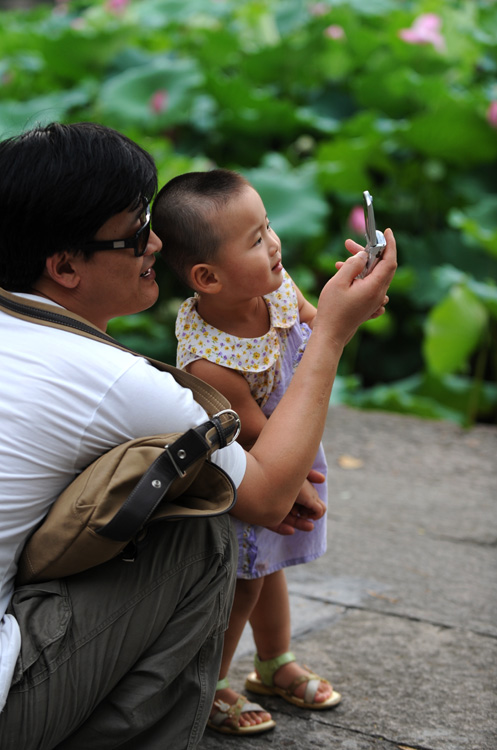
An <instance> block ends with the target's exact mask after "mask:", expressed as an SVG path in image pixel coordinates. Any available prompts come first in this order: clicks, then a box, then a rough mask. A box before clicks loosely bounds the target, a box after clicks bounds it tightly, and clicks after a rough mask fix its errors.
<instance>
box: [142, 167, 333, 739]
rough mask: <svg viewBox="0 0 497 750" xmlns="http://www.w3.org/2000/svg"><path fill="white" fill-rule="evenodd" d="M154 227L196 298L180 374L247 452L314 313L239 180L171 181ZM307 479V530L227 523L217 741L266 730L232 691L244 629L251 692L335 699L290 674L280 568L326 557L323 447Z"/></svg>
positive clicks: (305, 700) (297, 699) (186, 312)
mask: <svg viewBox="0 0 497 750" xmlns="http://www.w3.org/2000/svg"><path fill="white" fill-rule="evenodd" d="M153 226H154V231H155V232H156V233H157V235H158V236H159V237H160V239H161V240H162V242H163V250H162V253H163V255H164V257H165V259H166V260H167V262H168V263H169V264H170V266H171V267H172V268H173V270H174V271H175V272H176V273H177V275H178V276H179V277H180V279H182V280H183V281H184V282H185V283H186V284H187V285H188V286H190V287H191V288H193V289H194V290H195V296H194V297H192V298H190V299H188V300H186V301H185V302H184V303H183V305H182V306H181V308H180V310H179V313H178V318H177V321H176V336H177V338H178V353H177V364H178V367H180V368H183V369H186V370H188V371H189V372H191V373H193V374H194V375H196V376H198V377H199V378H202V379H203V380H205V381H207V382H209V383H211V384H212V385H213V386H215V387H216V388H217V389H218V390H220V391H221V392H222V393H224V395H225V396H226V397H227V398H228V399H229V401H230V402H231V405H232V407H233V409H235V411H237V412H238V414H239V415H240V417H241V423H242V430H241V434H240V437H239V440H240V442H241V443H242V444H243V446H244V448H246V449H248V448H250V447H251V445H252V444H253V443H254V442H255V440H256V438H257V435H258V434H259V432H260V431H261V429H262V427H263V425H264V423H265V421H266V420H267V419H268V417H269V416H270V415H271V413H272V412H273V410H274V408H275V407H276V405H277V403H278V401H279V400H280V399H281V397H282V395H283V393H284V391H285V389H286V387H287V385H288V382H289V380H290V378H291V377H292V374H293V371H294V369H295V367H296V366H297V364H298V362H299V360H300V358H301V357H302V354H303V351H304V348H305V345H306V342H307V340H308V338H309V336H310V334H311V328H312V323H313V320H314V316H315V314H316V309H315V308H314V307H313V306H312V305H311V304H310V303H309V302H308V301H307V300H305V299H304V297H303V295H302V293H301V292H300V291H299V289H297V287H296V286H295V285H294V284H293V282H292V280H291V279H290V277H289V276H288V274H287V273H286V272H285V270H284V269H283V266H282V264H281V243H280V240H279V239H278V237H277V235H276V234H275V232H274V231H273V230H272V229H271V226H270V224H269V221H268V218H267V216H266V211H265V209H264V205H263V203H262V200H261V198H260V196H259V195H258V193H257V192H256V191H255V190H254V189H253V188H252V187H251V185H250V184H249V183H248V182H247V181H246V180H245V179H244V178H243V177H242V176H241V175H239V174H237V173H236V172H231V171H229V170H222V169H216V170H213V171H211V172H191V173H188V174H184V175H181V176H180V177H176V178H174V179H173V180H171V181H170V182H168V183H167V184H166V185H165V186H164V187H163V188H162V190H161V191H160V193H159V194H158V196H157V198H156V200H155V203H154V207H153ZM323 408H326V407H325V406H323ZM295 439H296V440H298V435H296V436H295ZM314 469H316V471H317V472H320V474H318V473H316V472H314V473H312V474H311V475H309V476H310V477H311V478H312V479H313V480H314V481H315V482H316V484H312V483H311V482H310V481H309V479H308V480H306V482H305V484H304V486H303V487H302V489H301V493H300V494H299V498H300V497H303V496H306V497H309V495H310V496H311V497H312V496H314V497H315V500H316V504H317V506H316V507H317V508H318V510H317V511H316V513H315V514H314V517H313V518H312V520H311V519H308V520H307V522H305V520H303V519H300V523H299V524H297V525H298V526H299V528H298V529H290V528H288V527H283V528H279V529H278V530H277V531H279V533H275V531H276V530H269V529H266V528H263V527H260V526H252V525H248V524H244V523H242V522H241V521H238V520H237V519H232V520H233V522H234V524H235V526H236V529H237V534H238V540H239V563H238V581H237V588H236V593H235V600H234V604H233V610H232V614H231V619H230V625H229V628H228V631H227V633H226V636H225V642H224V652H223V659H222V663H221V670H220V675H219V677H220V680H219V682H218V684H217V692H216V700H215V702H214V707H213V711H212V713H211V717H210V721H209V726H210V727H211V728H213V729H217V730H218V731H220V732H224V733H230V734H244V733H255V732H261V731H266V730H267V729H271V728H272V727H273V726H274V725H275V723H274V721H273V720H272V719H271V716H270V714H269V713H267V712H266V711H264V709H262V708H261V707H260V706H259V705H257V704H249V703H247V702H246V699H245V698H244V697H243V696H240V695H238V694H237V693H235V692H234V691H233V690H231V689H230V687H229V683H228V679H227V674H228V670H229V667H230V663H231V660H232V657H233V655H234V653H235V650H236V647H237V644H238V642H239V639H240V637H241V635H242V632H243V629H244V626H245V624H246V622H247V620H249V621H250V624H251V627H252V631H253V636H254V641H255V645H256V648H257V655H256V656H255V672H253V673H251V674H250V675H249V676H248V678H247V680H246V683H245V687H246V688H247V689H248V690H251V691H252V692H255V693H259V694H261V695H271V694H276V695H280V696H281V697H282V698H284V699H285V700H287V701H289V702H290V703H292V704H294V705H297V706H300V707H304V708H313V709H325V708H330V707H331V706H335V705H336V704H337V703H339V701H340V700H341V696H340V694H339V693H337V692H335V691H334V690H333V688H332V686H331V685H330V684H329V682H328V681H327V680H324V679H322V678H320V677H318V675H316V674H314V673H312V672H310V671H309V670H308V669H307V668H304V667H301V666H300V665H298V664H297V662H296V660H295V656H294V655H293V654H292V653H291V652H290V651H289V646H290V610H289V598H288V591H287V587H286V578H285V573H284V568H285V567H286V566H287V565H297V564H299V563H303V562H307V561H309V560H314V559H315V558H317V557H319V556H320V555H322V554H323V553H324V552H325V549H326V518H325V517H324V513H325V510H326V507H325V502H326V495H327V488H326V482H325V481H323V480H324V479H325V477H324V476H323V473H325V472H326V462H325V457H324V452H323V449H322V447H321V448H320V451H319V453H318V456H317V457H316V462H315V464H314ZM299 498H297V500H296V505H295V506H294V509H295V513H296V514H298V511H299V505H298V500H299ZM304 528H306V529H312V530H301V529H304Z"/></svg>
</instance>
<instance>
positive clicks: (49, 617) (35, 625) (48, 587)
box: [7, 580, 72, 686]
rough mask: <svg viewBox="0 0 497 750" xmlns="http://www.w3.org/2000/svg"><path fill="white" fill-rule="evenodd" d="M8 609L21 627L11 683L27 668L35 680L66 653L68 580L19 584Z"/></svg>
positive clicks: (24, 673) (69, 606)
mask: <svg viewBox="0 0 497 750" xmlns="http://www.w3.org/2000/svg"><path fill="white" fill-rule="evenodd" d="M7 611H8V613H9V614H11V615H13V616H14V617H15V618H16V620H17V622H18V623H19V627H20V630H21V653H20V654H19V658H18V660H17V664H16V668H15V672H14V677H13V680H12V686H14V685H16V684H17V683H19V682H20V681H21V679H23V677H25V676H26V677H27V676H28V675H27V672H28V670H29V672H30V674H29V679H30V681H32V682H36V678H37V677H38V678H39V677H43V676H44V675H46V673H47V672H48V671H50V667H51V665H52V664H53V663H54V662H58V661H60V660H61V658H62V657H63V650H64V646H65V638H64V636H65V635H66V633H67V631H68V627H69V623H70V621H71V617H72V610H71V602H70V599H69V596H68V594H67V588H66V584H65V583H64V581H63V580H56V581H47V582H46V583H35V584H27V585H25V586H20V587H19V588H17V589H16V590H15V592H14V595H13V597H12V600H11V602H10V605H9V608H8V610H7Z"/></svg>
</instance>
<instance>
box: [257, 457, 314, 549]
mask: <svg viewBox="0 0 497 750" xmlns="http://www.w3.org/2000/svg"><path fill="white" fill-rule="evenodd" d="M308 476H309V478H311V479H312V481H313V482H315V483H316V484H320V483H321V482H324V475H323V474H321V473H320V472H319V471H315V470H314V469H311V471H310V472H309V475H308ZM325 513H326V505H325V504H324V503H323V501H322V500H321V498H320V497H319V495H318V493H317V492H316V489H315V488H314V487H313V486H312V484H311V482H310V481H309V480H308V479H306V481H305V482H304V484H303V486H302V489H301V490H300V492H299V494H298V496H297V499H296V500H295V502H294V504H293V507H292V509H291V511H290V513H288V515H287V516H286V518H284V519H283V521H282V522H281V523H280V524H279V525H278V526H268V527H267V528H268V529H269V530H270V531H274V532H276V533H277V534H282V535H283V536H290V535H291V534H294V533H295V529H299V530H300V531H312V530H313V528H314V523H313V521H317V519H318V518H321V517H322V516H324V514H325Z"/></svg>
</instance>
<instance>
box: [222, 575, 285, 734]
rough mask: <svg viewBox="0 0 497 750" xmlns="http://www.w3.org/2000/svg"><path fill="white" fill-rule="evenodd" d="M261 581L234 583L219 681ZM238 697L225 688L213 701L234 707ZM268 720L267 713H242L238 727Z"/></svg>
mask: <svg viewBox="0 0 497 750" xmlns="http://www.w3.org/2000/svg"><path fill="white" fill-rule="evenodd" d="M263 581H264V579H263V578H255V579H252V580H245V579H241V578H239V579H238V580H237V582H236V588H235V597H234V600H233V608H232V610H231V615H230V621H229V625H228V629H227V631H226V633H225V634H224V646H223V657H222V660H221V668H220V670H219V680H223V679H225V678H226V677H227V675H228V672H229V668H230V666H231V661H232V659H233V656H234V654H235V651H236V647H237V646H238V643H239V641H240V638H241V636H242V633H243V629H244V627H245V625H246V623H247V622H248V619H249V616H250V613H251V612H252V610H253V608H254V606H255V605H256V603H257V599H258V597H259V594H260V591H261V589H262V585H263ZM238 697H239V694H238V693H237V692H235V691H234V690H232V689H231V688H229V687H227V688H222V689H221V690H217V691H216V696H215V701H219V700H221V701H224V702H226V703H228V704H229V705H234V704H235V703H236V701H237V699H238ZM216 710H217V708H216V707H214V709H213V711H212V712H211V715H213V714H215V713H216ZM270 719H271V714H270V713H268V712H267V711H262V712H261V711H244V712H243V713H242V714H241V715H240V719H239V726H241V727H247V726H255V725H256V724H262V723H263V722H265V721H269V720H270Z"/></svg>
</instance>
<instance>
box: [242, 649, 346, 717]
mask: <svg viewBox="0 0 497 750" xmlns="http://www.w3.org/2000/svg"><path fill="white" fill-rule="evenodd" d="M293 661H296V659H295V656H294V654H292V652H291V651H287V652H286V653H284V654H281V655H280V656H276V657H275V658H274V659H268V660H267V661H261V659H259V657H258V656H257V654H256V655H255V657H254V664H255V668H256V670H257V671H256V672H251V673H250V674H249V675H248V677H247V679H246V680H245V687H246V689H247V690H250V691H251V692H252V693H257V694H258V695H279V696H280V697H281V698H283V699H284V700H286V701H288V703H292V704H293V705H294V706H299V708H311V709H314V710H323V709H325V708H332V707H333V706H336V705H337V704H338V703H340V701H341V700H342V696H341V695H340V693H337V692H336V691H335V690H333V689H332V693H331V695H330V697H329V698H327V699H326V700H324V701H321V702H319V701H315V700H314V698H315V696H316V693H317V691H318V688H319V684H320V683H321V682H325V683H326V684H328V685H329V684H330V683H329V682H328V680H325V679H323V678H322V677H320V676H319V675H317V674H315V673H314V672H311V670H310V669H307V667H304V669H306V670H307V674H305V675H301V676H300V677H296V678H295V680H293V682H292V683H291V684H290V685H289V686H288V687H287V688H280V687H278V686H277V685H275V684H274V675H275V673H276V672H277V671H278V669H279V668H280V667H282V666H283V665H284V664H289V663H290V662H293ZM259 675H260V677H259ZM303 683H307V687H306V689H305V694H304V697H303V698H298V697H297V696H296V695H295V690H296V689H297V688H298V686H299V685H302V684H303Z"/></svg>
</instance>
